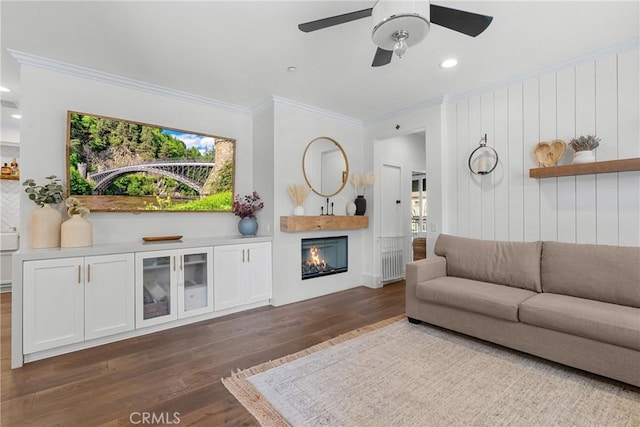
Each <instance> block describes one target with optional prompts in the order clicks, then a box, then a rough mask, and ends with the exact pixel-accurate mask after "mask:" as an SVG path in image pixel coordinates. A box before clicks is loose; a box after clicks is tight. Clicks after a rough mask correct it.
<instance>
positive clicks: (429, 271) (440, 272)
mask: <svg viewBox="0 0 640 427" xmlns="http://www.w3.org/2000/svg"><path fill="white" fill-rule="evenodd" d="M446 275H447V259H446V258H445V257H441V256H434V257H430V258H425V259H421V260H418V261H413V262H410V263H407V272H406V282H407V285H409V283H411V284H412V285H415V284H417V283H420V282H425V281H427V280H431V279H435V278H437V277H443V276H446Z"/></svg>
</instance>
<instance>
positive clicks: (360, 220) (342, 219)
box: [280, 215, 369, 233]
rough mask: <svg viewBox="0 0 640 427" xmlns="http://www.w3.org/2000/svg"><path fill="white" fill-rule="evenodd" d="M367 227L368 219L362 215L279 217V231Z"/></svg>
mask: <svg viewBox="0 0 640 427" xmlns="http://www.w3.org/2000/svg"><path fill="white" fill-rule="evenodd" d="M367 227H369V217H368V216H364V215H357V216H347V215H319V216H281V217H280V231H283V232H285V233H295V232H296V231H314V230H348V229H354V228H367Z"/></svg>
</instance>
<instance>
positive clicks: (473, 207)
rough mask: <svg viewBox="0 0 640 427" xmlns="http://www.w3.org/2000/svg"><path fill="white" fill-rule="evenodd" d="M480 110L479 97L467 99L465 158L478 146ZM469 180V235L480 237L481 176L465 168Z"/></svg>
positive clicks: (475, 237) (480, 129)
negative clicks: (467, 122) (467, 130)
mask: <svg viewBox="0 0 640 427" xmlns="http://www.w3.org/2000/svg"><path fill="white" fill-rule="evenodd" d="M481 119H482V110H481V103H480V97H479V96H476V97H473V98H471V99H469V138H467V141H466V142H467V149H466V156H467V157H466V158H468V157H469V155H470V154H471V151H472V150H474V149H475V148H476V147H477V146H478V142H479V141H480V138H481V134H484V133H483V132H482V124H481V123H482V122H481ZM467 174H469V176H470V178H471V179H470V181H469V207H470V211H469V237H471V238H474V239H481V238H482V177H481V176H479V175H473V174H471V173H470V172H469V170H468V169H467Z"/></svg>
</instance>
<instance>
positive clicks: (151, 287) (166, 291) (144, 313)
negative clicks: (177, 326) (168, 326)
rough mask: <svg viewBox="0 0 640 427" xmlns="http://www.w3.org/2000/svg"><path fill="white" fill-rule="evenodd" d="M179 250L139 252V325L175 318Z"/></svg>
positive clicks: (137, 317)
mask: <svg viewBox="0 0 640 427" xmlns="http://www.w3.org/2000/svg"><path fill="white" fill-rule="evenodd" d="M176 257H177V253H176V251H153V252H138V253H136V328H139V327H144V326H151V325H156V324H158V323H163V322H168V321H171V320H176V319H177V318H178V313H177V306H178V305H177V289H176V277H177V276H176V275H177V271H176V263H177V259H176Z"/></svg>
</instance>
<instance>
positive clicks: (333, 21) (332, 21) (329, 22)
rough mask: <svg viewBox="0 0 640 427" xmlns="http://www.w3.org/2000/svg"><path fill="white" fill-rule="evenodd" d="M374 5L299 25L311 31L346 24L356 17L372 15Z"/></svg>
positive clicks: (307, 31) (301, 29)
mask: <svg viewBox="0 0 640 427" xmlns="http://www.w3.org/2000/svg"><path fill="white" fill-rule="evenodd" d="M372 10H373V8H372V7H370V8H369V9H362V10H357V11H355V12H349V13H345V14H342V15H336V16H332V17H330V18H324V19H318V20H317V21H311V22H305V23H304V24H300V25H298V28H299V29H300V31H304V32H305V33H309V32H311V31H316V30H321V29H323V28H327V27H333V26H334V25H338V24H344V23H345V22H350V21H355V20H356V19H361V18H366V17H367V16H371V11H372Z"/></svg>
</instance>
